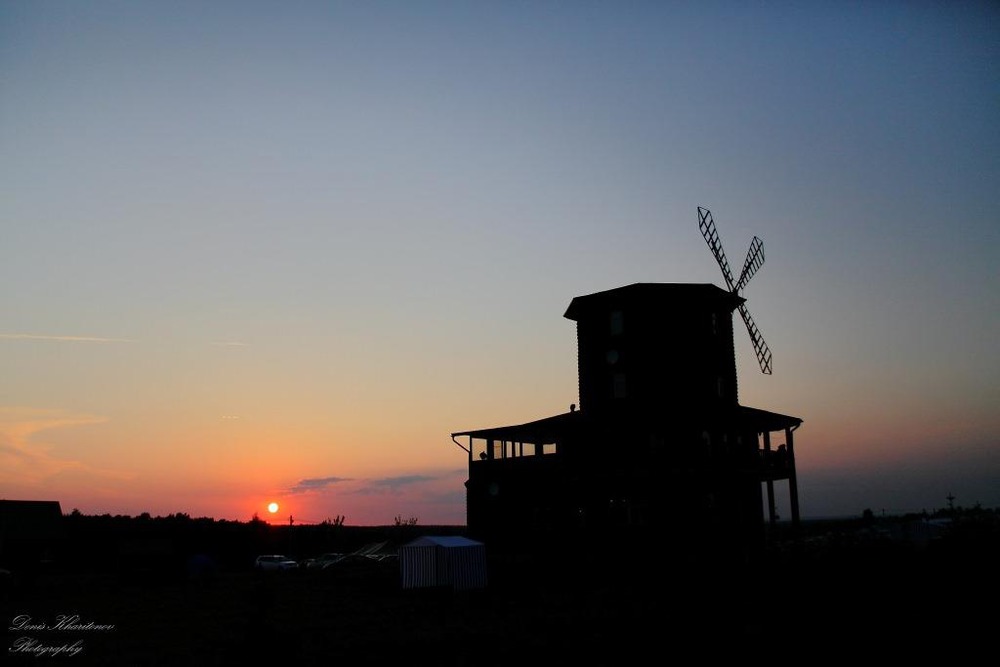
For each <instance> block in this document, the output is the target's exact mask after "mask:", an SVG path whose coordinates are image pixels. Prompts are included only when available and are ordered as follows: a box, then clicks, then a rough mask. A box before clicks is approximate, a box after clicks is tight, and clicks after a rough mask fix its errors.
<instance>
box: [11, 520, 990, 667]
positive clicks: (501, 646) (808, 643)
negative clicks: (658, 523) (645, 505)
mask: <svg viewBox="0 0 1000 667" xmlns="http://www.w3.org/2000/svg"><path fill="white" fill-rule="evenodd" d="M996 555H997V549H996V539H995V537H993V538H991V539H990V540H989V541H987V542H979V541H977V542H973V543H969V544H960V545H958V546H955V545H945V546H942V547H934V546H932V547H927V546H924V547H921V548H919V549H917V548H913V547H912V546H909V545H906V544H902V543H897V542H886V543H871V544H865V545H859V544H854V543H851V544H836V543H834V544H831V543H829V542H825V543H823V544H822V545H820V546H817V545H816V543H815V542H802V543H798V544H797V545H796V546H795V548H794V549H791V550H785V551H775V552H774V553H771V554H768V556H767V558H766V559H765V560H762V561H760V562H755V563H746V562H743V563H738V564H737V563H727V562H726V561H725V559H724V558H717V559H714V561H713V562H712V563H711V564H709V563H707V562H701V563H699V562H691V561H685V560H683V559H680V560H678V559H669V560H668V559H667V558H665V557H664V555H663V553H658V552H657V551H656V550H655V549H645V550H642V551H640V552H634V553H630V552H627V551H621V550H617V549H615V548H613V547H608V546H598V545H597V544H595V545H594V546H593V548H591V549H590V550H588V551H586V552H584V551H581V550H579V549H576V550H574V552H573V553H548V554H544V555H543V554H532V553H504V554H492V555H491V557H490V562H489V575H490V581H489V584H488V586H487V587H486V589H484V590H480V591H468V592H456V591H451V590H446V589H429V590H403V589H402V588H401V586H400V583H399V566H398V562H397V561H396V560H394V559H391V558H390V559H386V560H383V561H379V562H376V561H367V562H366V561H359V562H355V563H352V564H348V565H345V566H344V567H342V568H328V569H327V570H319V571H313V570H301V571H297V572H290V573H268V574H266V575H262V574H259V573H256V572H254V571H252V569H250V568H233V569H230V570H223V571H216V572H210V571H202V572H197V573H194V572H189V573H188V575H187V576H169V577H165V576H159V575H158V574H157V573H155V572H150V571H148V570H135V571H130V572H95V573H88V572H73V571H52V572H43V573H40V574H39V575H37V576H36V577H34V578H33V579H32V580H31V581H28V582H23V581H22V582H19V584H18V585H17V586H16V587H9V588H8V589H7V590H6V591H5V594H4V599H3V608H4V614H5V619H4V620H5V623H6V624H7V626H8V627H7V633H6V651H5V653H6V654H7V655H5V656H4V657H5V658H12V660H10V661H6V664H39V656H40V654H42V653H43V652H44V651H45V650H48V651H52V650H55V649H56V648H58V647H60V646H64V647H67V648H66V650H65V652H64V653H63V654H62V655H59V656H55V657H53V658H52V660H60V661H62V662H64V663H65V664H72V665H84V664H101V665H185V666H188V667H191V666H192V665H199V666H201V665H248V664H249V665H253V664H293V665H312V664H324V665H330V664H342V665H382V664H390V663H394V662H396V661H397V660H400V659H416V660H418V661H419V662H420V663H421V664H423V663H424V662H433V663H434V664H435V665H509V664H511V663H513V662H516V661H520V660H531V661H532V664H534V661H537V660H541V659H545V660H548V661H550V662H555V663H556V664H565V663H567V662H577V661H583V662H584V663H585V664H588V665H590V664H598V665H600V664H608V665H618V664H622V663H623V662H625V663H627V662H633V661H638V660H639V657H638V656H640V655H647V654H648V653H649V651H654V652H656V655H658V656H660V657H662V658H663V659H664V660H666V659H669V658H677V659H679V660H683V664H689V663H691V662H702V661H703V660H705V661H708V660H714V659H722V658H729V657H737V656H738V657H743V658H746V657H751V656H753V655H760V656H762V657H766V656H772V657H776V656H781V655H791V656H794V655H803V654H808V655H816V654H817V652H818V651H820V652H822V653H824V654H827V657H832V655H833V654H835V653H842V654H843V655H845V656H850V655H852V654H853V655H858V653H859V652H863V653H864V654H865V655H872V656H874V655H885V656H887V657H889V656H892V657H896V658H899V657H902V656H906V655H911V656H922V657H929V656H930V655H931V654H933V653H935V652H938V654H939V655H942V656H947V657H949V658H952V659H953V660H958V661H959V664H961V663H962V662H963V660H961V658H962V657H963V656H965V655H968V656H971V655H973V654H974V653H975V652H976V651H977V650H979V649H980V648H981V647H983V646H986V643H985V640H986V638H987V637H988V636H990V634H989V633H991V632H992V630H993V629H994V627H995V612H994V611H992V610H991V609H990V606H989V605H991V604H992V603H993V601H994V600H995V599H996V597H995V596H996V593H997V592H998V591H997V587H996V584H997V577H996V573H995V570H996V562H997V561H996V560H995V558H996ZM194 574H197V575H198V576H193V575H194ZM77 616H78V617H79V618H78V619H74V617H77ZM28 617H30V620H25V619H26V618H28ZM60 617H69V618H70V619H71V620H72V624H74V625H76V626H77V627H76V628H74V629H66V628H65V627H64V628H55V629H53V627H52V626H55V625H57V624H58V621H59V619H60ZM88 624H94V625H96V626H113V627H104V628H99V627H92V626H90V625H88ZM39 625H45V626H48V629H37V626H39ZM74 647H75V648H76V649H77V652H75V653H73V652H72V651H73V649H74ZM431 656H433V658H432V657H431ZM970 659H971V658H970ZM43 662H44V661H43Z"/></svg>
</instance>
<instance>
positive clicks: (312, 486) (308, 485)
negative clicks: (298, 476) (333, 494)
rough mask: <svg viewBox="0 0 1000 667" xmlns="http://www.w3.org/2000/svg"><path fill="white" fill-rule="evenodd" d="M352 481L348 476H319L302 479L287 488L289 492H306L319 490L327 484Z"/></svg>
mask: <svg viewBox="0 0 1000 667" xmlns="http://www.w3.org/2000/svg"><path fill="white" fill-rule="evenodd" d="M351 481H353V480H352V479H351V478H350V477H319V478H316V479H303V480H300V481H299V482H298V484H296V485H295V486H293V487H292V488H290V489H289V490H288V493H289V494H299V493H308V492H310V491H321V490H323V489H325V488H326V487H328V486H332V485H334V484H340V483H341V482H351Z"/></svg>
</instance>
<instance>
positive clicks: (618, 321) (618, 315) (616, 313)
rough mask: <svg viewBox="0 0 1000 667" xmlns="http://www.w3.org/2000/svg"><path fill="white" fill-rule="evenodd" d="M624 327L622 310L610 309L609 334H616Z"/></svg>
mask: <svg viewBox="0 0 1000 667" xmlns="http://www.w3.org/2000/svg"><path fill="white" fill-rule="evenodd" d="M623 328H624V322H623V318H622V311H620V310H612V311H611V335H612V336H617V335H618V334H620V333H621V332H622V330H623Z"/></svg>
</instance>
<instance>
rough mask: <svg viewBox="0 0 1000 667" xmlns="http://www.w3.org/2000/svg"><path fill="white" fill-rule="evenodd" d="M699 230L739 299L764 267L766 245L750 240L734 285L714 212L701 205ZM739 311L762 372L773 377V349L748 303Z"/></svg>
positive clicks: (728, 284)
mask: <svg viewBox="0 0 1000 667" xmlns="http://www.w3.org/2000/svg"><path fill="white" fill-rule="evenodd" d="M698 229H699V230H701V235H702V236H704V237H705V242H706V243H708V247H709V249H710V250H711V251H712V254H713V255H715V261H716V262H718V263H719V268H720V269H722V277H723V278H724V279H725V280H726V287H727V288H728V289H729V291H730V292H732V293H733V295H734V296H739V295H740V292H741V291H742V290H743V288H744V287H746V284H747V283H748V282H750V279H751V278H753V276H754V274H755V273H757V270H758V269H760V267H761V266H763V264H764V242H763V241H761V240H760V239H759V238H758V237H756V236H754V237H753V240H751V241H750V249H749V250H748V251H747V258H746V261H745V262H744V263H743V270H742V271H741V272H740V278H739V280H738V281H736V282H735V283H734V282H733V272H732V270H731V269H730V268H729V262H728V261H727V260H726V252H725V250H723V249H722V241H721V240H720V239H719V232H718V231H717V230H716V229H715V222H714V221H713V220H712V213H711V212H710V211H709V210H708V209H707V208H702V207H701V206H699V207H698ZM737 308H738V309H739V311H740V316H741V317H742V318H743V323H744V324H745V325H746V327H747V333H748V334H750V342H751V343H752V344H753V351H754V354H756V355H757V362H758V363H759V364H760V370H761V372H762V373H765V374H767V375H771V349H770V348H769V347H768V346H767V343H765V342H764V337H763V336H762V335H761V333H760V329H758V328H757V324H756V323H755V322H754V321H753V318H752V317H750V311H749V310H747V307H746V304H745V303H743V302H742V300H741V303H740V305H739V306H738V307H737Z"/></svg>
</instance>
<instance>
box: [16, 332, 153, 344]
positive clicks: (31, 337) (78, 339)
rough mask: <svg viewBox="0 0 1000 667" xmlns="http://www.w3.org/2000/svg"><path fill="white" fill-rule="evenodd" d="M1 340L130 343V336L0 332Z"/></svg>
mask: <svg viewBox="0 0 1000 667" xmlns="http://www.w3.org/2000/svg"><path fill="white" fill-rule="evenodd" d="M0 338H2V339H3V340H45V341H50V342H55V343H131V342H134V341H132V340H131V339H130V338H103V337H100V336H48V335H42V334H0Z"/></svg>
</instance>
